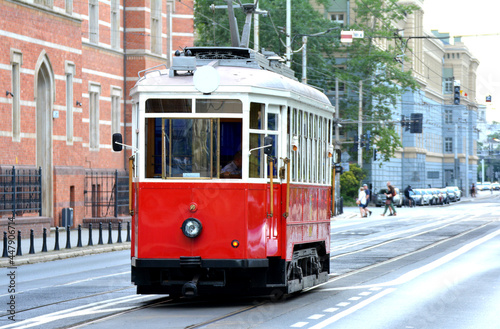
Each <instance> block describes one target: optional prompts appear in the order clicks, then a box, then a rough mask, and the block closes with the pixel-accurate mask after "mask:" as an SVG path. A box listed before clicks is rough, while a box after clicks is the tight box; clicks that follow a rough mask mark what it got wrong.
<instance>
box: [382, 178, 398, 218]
mask: <svg viewBox="0 0 500 329" xmlns="http://www.w3.org/2000/svg"><path fill="white" fill-rule="evenodd" d="M395 195H396V190H395V189H394V187H393V186H392V185H391V182H387V193H385V197H386V199H385V209H384V213H383V214H382V216H385V213H386V211H387V209H388V208H390V210H389V212H390V214H389V216H396V215H397V214H396V209H395V208H394V203H393V198H394V196H395ZM391 210H392V211H391Z"/></svg>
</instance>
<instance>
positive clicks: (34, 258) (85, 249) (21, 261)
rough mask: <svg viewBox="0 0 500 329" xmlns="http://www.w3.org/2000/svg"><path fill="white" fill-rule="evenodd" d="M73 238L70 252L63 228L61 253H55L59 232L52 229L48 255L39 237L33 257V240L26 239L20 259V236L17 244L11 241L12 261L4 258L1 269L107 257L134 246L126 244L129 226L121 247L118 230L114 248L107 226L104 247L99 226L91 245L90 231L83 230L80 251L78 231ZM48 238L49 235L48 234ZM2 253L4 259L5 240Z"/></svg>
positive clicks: (103, 239) (112, 234) (61, 231)
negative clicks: (58, 260) (99, 254)
mask: <svg viewBox="0 0 500 329" xmlns="http://www.w3.org/2000/svg"><path fill="white" fill-rule="evenodd" d="M69 233H70V235H69V242H70V244H69V246H68V247H70V248H66V247H67V241H68V238H67V232H66V229H65V228H59V250H55V248H56V230H55V228H52V229H51V232H50V236H47V240H46V246H47V252H42V248H43V238H42V237H38V238H35V239H33V247H34V251H35V253H34V254H30V253H29V252H30V247H31V246H30V238H29V237H26V238H25V237H23V238H22V239H21V251H22V256H17V255H16V254H17V247H18V241H17V235H16V239H15V240H13V242H9V241H8V249H7V250H8V251H10V250H14V253H13V254H12V253H9V258H7V257H0V267H9V266H18V265H25V264H33V263H39V262H47V261H52V260H57V259H64V258H70V257H78V256H84V255H90V254H98V253H103V252H110V251H118V250H125V249H130V242H126V240H127V226H126V225H124V227H123V228H122V230H121V234H120V236H121V241H122V242H121V243H119V242H118V230H117V229H115V230H112V231H111V242H112V243H111V244H110V243H108V242H109V241H110V240H109V231H108V227H107V226H106V225H103V228H102V235H101V240H102V244H99V241H100V240H99V226H98V225H96V226H95V227H93V228H92V241H89V240H90V239H89V229H88V228H82V230H81V243H82V246H81V247H77V244H78V229H76V228H75V229H71V230H70V232H69ZM47 235H48V234H47ZM89 242H92V245H89ZM9 246H10V248H9ZM12 247H15V249H12ZM1 251H2V255H3V251H4V242H3V237H2V241H1ZM10 256H14V257H13V258H12V260H13V264H12V263H11V258H10Z"/></svg>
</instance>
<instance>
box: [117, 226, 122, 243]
mask: <svg viewBox="0 0 500 329" xmlns="http://www.w3.org/2000/svg"><path fill="white" fill-rule="evenodd" d="M116 242H117V243H122V222H118V240H117V241H116Z"/></svg>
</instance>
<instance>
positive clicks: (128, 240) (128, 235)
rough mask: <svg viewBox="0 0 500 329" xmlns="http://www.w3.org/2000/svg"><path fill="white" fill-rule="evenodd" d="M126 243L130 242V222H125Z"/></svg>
mask: <svg viewBox="0 0 500 329" xmlns="http://www.w3.org/2000/svg"><path fill="white" fill-rule="evenodd" d="M127 242H130V222H127Z"/></svg>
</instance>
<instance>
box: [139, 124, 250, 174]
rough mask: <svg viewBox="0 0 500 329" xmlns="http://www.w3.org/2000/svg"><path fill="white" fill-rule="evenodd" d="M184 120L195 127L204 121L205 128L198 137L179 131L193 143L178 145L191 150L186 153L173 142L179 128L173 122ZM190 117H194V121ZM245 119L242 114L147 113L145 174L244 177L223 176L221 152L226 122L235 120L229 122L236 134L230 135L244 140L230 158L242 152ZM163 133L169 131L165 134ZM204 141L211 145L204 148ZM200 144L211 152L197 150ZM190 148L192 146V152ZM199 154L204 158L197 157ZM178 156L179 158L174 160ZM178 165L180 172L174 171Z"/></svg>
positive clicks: (183, 138)
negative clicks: (179, 114) (157, 115)
mask: <svg viewBox="0 0 500 329" xmlns="http://www.w3.org/2000/svg"><path fill="white" fill-rule="evenodd" d="M183 120H185V121H186V124H188V125H191V126H192V127H194V126H195V125H196V124H197V123H199V124H201V125H202V126H200V127H199V128H200V129H201V130H200V131H199V132H198V134H196V137H195V135H186V134H183V135H182V136H183V137H182V136H181V135H179V136H181V137H180V138H181V139H182V140H184V141H185V142H187V143H188V145H191V148H190V147H185V146H184V147H182V146H179V145H177V147H180V149H177V150H178V151H179V150H181V149H182V150H185V151H186V152H187V153H186V154H180V153H179V152H180V151H179V152H177V151H175V149H174V148H175V147H176V146H175V145H173V144H172V143H173V139H174V137H175V136H174V135H175V131H174V130H175V129H174V127H173V126H172V124H175V123H174V121H175V122H177V123H181V122H182V121H183ZM189 121H191V123H190V122H189ZM242 122H243V119H242V118H214V117H196V118H191V117H190V118H185V117H174V118H172V117H146V120H145V127H144V128H145V132H146V133H145V140H144V144H145V145H144V147H145V152H144V166H145V178H148V179H150V178H152V179H164V180H165V179H183V180H185V179H205V180H209V179H219V178H221V179H222V178H224V179H226V178H233V179H241V178H242V177H241V175H238V174H236V175H229V176H227V177H226V176H224V177H222V175H221V168H222V167H221V159H223V157H222V155H221V140H222V139H224V137H223V136H222V134H223V132H222V130H223V126H224V125H226V124H231V125H232V126H233V128H231V127H229V126H227V129H229V134H231V133H233V134H236V135H234V136H233V137H232V138H229V139H234V140H236V142H237V143H238V142H239V144H240V145H239V146H238V147H236V148H235V149H234V150H233V151H234V153H233V154H231V156H230V158H231V159H229V155H227V154H226V158H227V159H229V160H230V161H232V160H233V157H234V154H235V153H237V152H238V151H240V152H241V142H242V138H243V125H242ZM149 125H154V127H150V126H149ZM238 127H239V129H238ZM179 129H180V128H179ZM227 129H226V130H227ZM179 131H183V132H188V130H186V129H181V130H179ZM193 133H194V131H193ZM163 134H165V136H164V137H163ZM238 134H239V136H238ZM225 140H226V139H225ZM180 142H182V141H180ZM203 145H206V147H207V148H204V146H203ZM196 146H200V147H202V149H205V150H206V151H207V152H197V151H196V150H198V148H197V147H196ZM223 147H224V145H222V148H223ZM189 149H191V151H190V152H191V153H190V152H189ZM181 153H182V152H181ZM200 154H202V155H200ZM205 155H206V156H205ZM150 157H154V158H158V159H159V160H157V159H154V160H153V161H151V159H150ZM195 157H201V158H199V159H195ZM174 158H176V159H177V161H175V162H174ZM224 159H225V158H224ZM184 160H185V161H184ZM200 161H201V162H200ZM230 161H224V163H223V164H224V165H225V164H227V163H226V162H230ZM196 164H197V165H198V166H199V167H198V168H197V170H195V169H194V166H195V165H196ZM200 166H201V167H200ZM174 169H177V170H178V172H176V173H174ZM183 170H184V171H183Z"/></svg>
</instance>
